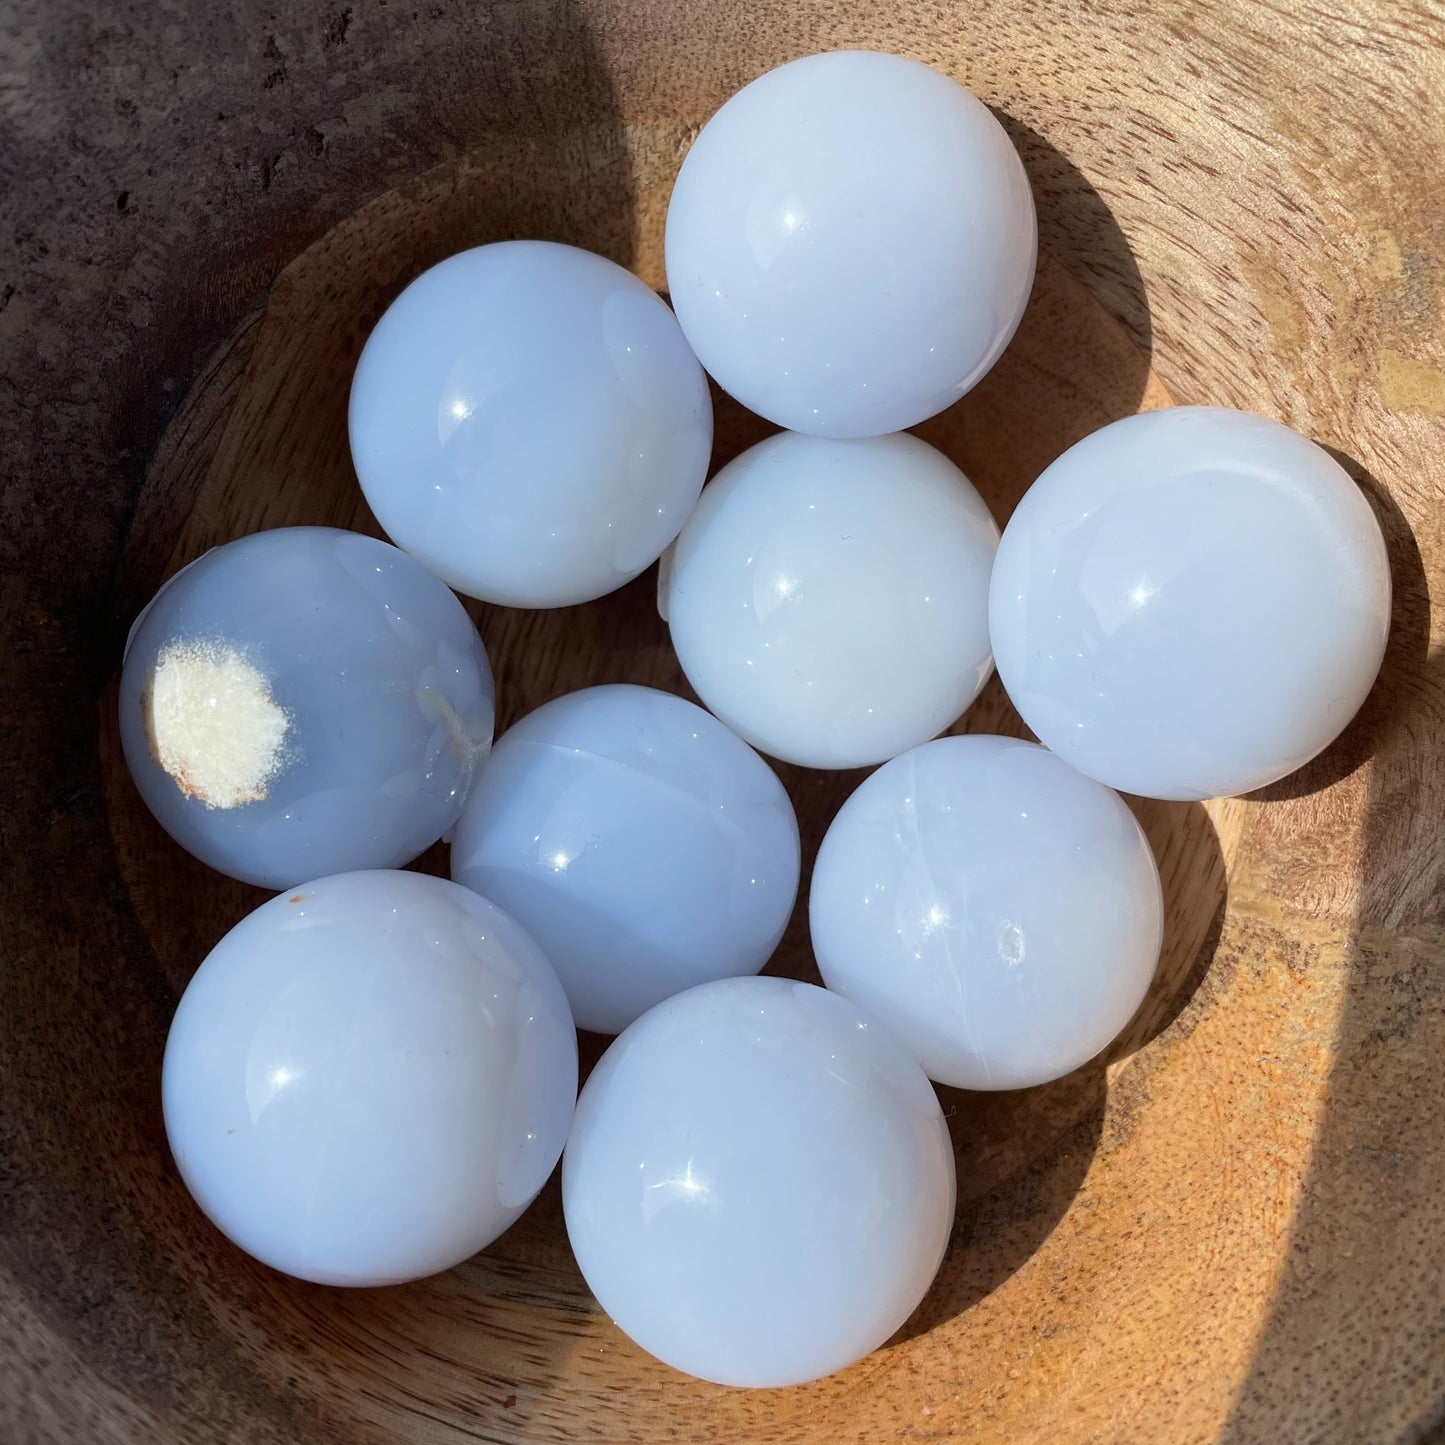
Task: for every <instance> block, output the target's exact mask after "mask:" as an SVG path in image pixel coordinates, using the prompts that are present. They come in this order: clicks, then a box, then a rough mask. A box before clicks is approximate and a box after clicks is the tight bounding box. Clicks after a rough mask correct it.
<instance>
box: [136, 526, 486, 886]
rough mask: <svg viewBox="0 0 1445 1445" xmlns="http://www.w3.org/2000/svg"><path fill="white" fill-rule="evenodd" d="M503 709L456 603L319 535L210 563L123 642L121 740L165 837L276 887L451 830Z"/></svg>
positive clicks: (293, 537)
mask: <svg viewBox="0 0 1445 1445" xmlns="http://www.w3.org/2000/svg"><path fill="white" fill-rule="evenodd" d="M495 704H496V693H495V690H494V687H493V683H492V671H491V667H490V665H489V663H488V661H487V654H486V649H485V648H484V647H483V646H482V641H481V638H480V637H478V635H477V630H476V628H475V627H474V626H473V625H472V622H471V619H470V618H469V617H468V616H467V614H466V612H465V610H464V609H463V607H462V605H461V603H460V601H458V599H457V598H456V597H455V596H454V595H453V594H452V593H451V592H450V591H448V590H447V588H446V587H445V586H444V585H443V584H442V583H441V582H439V581H438V580H437V579H436V578H435V577H433V576H431V575H430V574H429V573H428V572H426V571H425V570H424V569H423V567H422V566H421V564H420V563H418V562H416V561H414V560H413V559H412V558H411V557H409V556H407V555H406V553H404V552H401V551H399V550H398V549H397V548H395V547H392V546H390V545H388V544H387V543H385V542H379V541H377V540H376V539H374V538H372V537H363V536H360V535H358V534H356V533H352V532H343V531H338V530H335V529H333V528H330V527H287V528H282V529H279V530H276V531H271V532H260V533H257V534H256V535H255V536H251V537H243V538H241V539H240V540H239V541H236V542H230V543H228V544H227V545H225V546H223V547H217V548H215V549H214V550H213V551H210V552H208V553H206V554H205V556H203V557H201V558H199V559H198V560H197V561H195V562H194V563H192V564H191V565H190V566H189V567H187V568H185V570H184V571H182V572H179V573H177V574H176V576H175V577H173V578H172V579H171V580H170V581H169V582H168V583H167V584H166V585H165V586H164V587H163V588H162V589H161V590H160V592H159V593H157V595H156V597H155V598H154V599H153V601H152V602H151V603H150V605H149V606H148V607H147V609H146V610H145V611H144V612H143V613H142V614H141V616H140V618H139V619H138V620H137V622H136V624H135V626H134V627H133V628H132V630H131V637H130V641H129V642H128V644H127V648H126V658H125V667H124V672H123V674H122V678H121V695H120V724H121V741H122V744H123V746H124V750H125V758H126V762H127V764H128V765H129V767H130V771H131V775H132V777H134V779H135V781H136V785H137V787H138V788H139V789H140V792H141V796H142V797H143V798H144V799H145V802H146V805H147V806H148V807H149V808H150V810H151V812H152V813H154V814H155V816H156V818H157V820H158V821H159V822H160V824H161V826H162V827H164V828H165V829H166V831H167V832H168V833H169V834H170V835H171V836H172V837H173V838H174V839H175V840H176V841H177V842H178V843H179V844H180V845H181V846H182V847H183V848H185V849H186V850H187V851H188V852H191V853H193V854H195V856H196V857H197V858H200V859H201V860H202V861H203V862H205V863H208V864H210V865H211V867H213V868H217V869H219V870H220V871H221V872H223V873H229V874H230V875H231V876H232V877H235V878H241V879H244V880H246V881H247V882H250V883H258V884H261V885H263V886H265V887H269V888H288V887H291V886H292V885H294V884H296V883H299V882H301V881H303V880H305V879H308V878H316V877H321V876H324V875H326V874H330V873H341V872H346V871H349V870H353V869H361V868H393V867H397V866H399V865H400V864H403V863H406V862H408V861H410V860H411V859H412V858H415V857H416V856H417V854H419V853H421V852H422V851H423V850H424V849H426V848H427V847H429V846H430V845H431V844H432V843H434V842H436V840H437V839H438V838H440V837H441V836H442V834H443V833H445V832H446V831H447V830H448V829H449V828H450V827H451V826H452V825H453V824H454V823H455V822H456V820H457V817H458V815H459V814H460V812H461V807H462V802H463V799H464V798H465V796H466V792H467V789H468V787H469V785H470V783H471V779H472V775H473V773H474V771H475V769H476V767H477V765H478V764H479V762H480V761H481V760H482V759H483V758H485V756H486V754H487V750H488V749H489V747H490V746H491V741H492V730H493V724H494V719H495Z"/></svg>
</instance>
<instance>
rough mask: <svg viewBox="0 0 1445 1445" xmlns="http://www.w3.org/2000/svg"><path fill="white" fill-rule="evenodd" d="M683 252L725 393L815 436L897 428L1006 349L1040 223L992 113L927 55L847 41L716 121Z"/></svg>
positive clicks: (692, 177)
mask: <svg viewBox="0 0 1445 1445" xmlns="http://www.w3.org/2000/svg"><path fill="white" fill-rule="evenodd" d="M666 251H667V281H668V286H669V288H670V295H671V298H672V304H673V306H674V307H675V308H676V310H677V318H678V321H679V322H680V323H681V324H682V329H683V331H684V332H685V333H686V334H687V339H688V340H689V341H690V342H691V343H692V346H693V350H694V351H696V352H697V354H698V357H699V358H700V359H701V361H702V364H703V365H704V366H705V367H706V368H707V369H708V371H709V372H711V373H712V375H713V376H714V377H715V378H716V379H717V381H718V383H719V385H721V386H722V388H723V389H724V390H725V391H728V392H730V393H731V394H732V395H733V396H735V397H737V399H738V400H739V401H741V402H742V403H743V405H744V406H747V407H750V408H751V409H752V410H753V411H755V412H757V413H758V414H759V415H761V416H765V417H768V418H769V419H770V420H772V421H775V422H777V423H778V424H779V425H780V426H786V427H791V428H793V429H794V430H796V431H803V432H811V433H813V434H815V435H818V436H834V437H859V436H880V435H882V434H883V433H885V432H892V431H899V430H901V429H902V428H904V427H908V426H913V425H914V424H915V423H917V422H920V421H922V420H923V419H924V418H925V417H929V416H932V415H933V414H934V413H935V412H938V411H942V410H943V408H944V407H946V406H948V405H949V404H950V403H952V402H955V401H957V400H958V398H959V397H961V396H962V395H963V394H964V393H965V392H966V391H968V390H969V389H970V388H971V387H972V386H974V385H975V384H976V383H977V382H978V381H979V380H980V379H981V378H982V377H983V375H984V373H985V372H987V371H988V369H989V368H990V367H991V366H992V365H993V364H994V362H995V361H997V360H998V358H999V356H1000V355H1001V353H1002V352H1003V349H1004V347H1005V346H1006V345H1007V344H1008V342H1009V339H1010V338H1011V337H1012V336H1013V333H1014V331H1015V329H1016V328H1017V326H1018V323H1019V318H1020V317H1021V316H1022V315H1023V311H1024V306H1025V303H1026V302H1027V301H1028V297H1029V290H1030V287H1031V286H1032V284H1033V276H1034V261H1035V257H1036V254H1037V231H1036V227H1035V222H1034V206H1033V199H1032V197H1031V195H1030V193H1029V184H1028V177H1027V176H1026V175H1025V174H1024V169H1023V166H1022V164H1021V163H1020V161H1019V158H1018V153H1017V152H1016V151H1015V150H1014V148H1013V144H1012V142H1011V141H1010V140H1009V138H1008V136H1007V134H1006V133H1005V132H1004V130H1003V127H1002V126H1000V125H999V123H998V122H997V121H996V120H995V119H994V117H993V115H992V114H991V113H990V112H989V109H988V107H987V106H985V105H984V104H983V103H982V102H981V101H980V100H978V99H977V98H976V97H974V96H973V95H971V94H970V93H969V92H968V91H967V90H965V89H964V88H963V87H962V86H961V85H958V84H957V83H956V82H954V81H952V80H950V79H949V78H948V77H947V76H945V75H941V74H940V73H939V72H938V71H936V70H932V69H930V68H929V67H928V66H926V65H920V64H918V63H917V62H916V61H912V60H905V59H903V58H902V57H901V56H898V55H882V54H878V53H875V52H871V51H860V50H843V51H835V52H833V53H831V54H827V55H810V56H807V57H806V58H804V59H802V60H795V61H793V62H792V63H791V64H788V65H784V66H780V67H779V68H778V69H777V70H772V71H769V72H768V73H767V74H766V75H764V76H761V77H760V78H759V79H757V80H755V81H753V82H752V84H751V85H748V86H745V87H744V88H743V89H742V90H740V91H739V92H738V93H737V94H736V95H734V96H733V97H732V99H731V100H729V101H728V102H727V104H726V105H724V106H723V107H722V109H721V110H719V111H718V112H717V114H716V115H714V116H713V118H712V119H711V120H710V121H708V123H707V124H706V125H705V126H704V127H703V129H702V132H701V134H700V135H699V136H698V138H697V139H696V140H695V141H694V142H693V145H692V149H691V150H690V151H689V152H688V154H687V158H686V160H684V162H683V165H682V171H681V173H680V174H679V176H678V178H677V184H676V186H675V187H674V189H673V193H672V201H671V204H670V205H669V207H668V212H667V241H666Z"/></svg>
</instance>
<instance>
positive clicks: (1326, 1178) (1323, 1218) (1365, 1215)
mask: <svg viewBox="0 0 1445 1445" xmlns="http://www.w3.org/2000/svg"><path fill="white" fill-rule="evenodd" d="M1333 455H1334V456H1335V457H1336V459H1337V460H1338V461H1339V462H1340V463H1341V465H1343V466H1344V467H1345V468H1346V470H1347V471H1349V472H1350V474H1351V475H1352V476H1353V477H1354V478H1355V480H1356V481H1357V482H1358V483H1359V484H1360V486H1361V488H1362V489H1363V490H1364V492H1365V495H1366V496H1367V497H1368V498H1369V500H1370V502H1371V504H1372V506H1373V507H1374V509H1375V513H1376V516H1377V517H1378V518H1379V521H1380V525H1381V528H1382V529H1383V531H1384V535H1385V542H1386V547H1387V549H1388V552H1389V557H1390V568H1391V576H1392V583H1393V588H1394V597H1393V607H1392V618H1391V630H1390V637H1389V642H1388V645H1387V650H1386V654H1385V661H1384V665H1383V666H1382V668H1381V670H1380V676H1379V679H1378V681H1377V682H1376V684H1375V687H1374V690H1373V691H1372V692H1371V694H1370V696H1369V698H1368V699H1367V700H1366V702H1365V705H1364V707H1363V708H1362V709H1361V710H1360V713H1359V714H1358V715H1357V717H1356V718H1355V720H1354V722H1353V723H1351V725H1350V726H1349V727H1348V728H1347V729H1346V730H1345V732H1344V734H1342V736H1341V737H1340V739H1339V741H1338V742H1337V743H1336V744H1335V745H1334V746H1333V747H1331V748H1330V749H1328V750H1327V751H1326V752H1325V753H1324V754H1322V755H1321V756H1320V757H1319V758H1318V759H1316V761H1315V762H1314V763H1312V764H1310V765H1308V766H1307V767H1306V768H1304V769H1302V770H1301V771H1300V773H1298V774H1296V775H1294V776H1293V777H1291V778H1288V779H1285V780H1284V782H1282V783H1280V784H1276V785H1275V786H1274V787H1272V788H1268V789H1263V790H1261V791H1260V792H1259V793H1257V794H1255V795H1253V796H1254V797H1255V798H1256V799H1258V800H1262V801H1270V802H1275V803H1278V804H1280V805H1282V806H1284V807H1289V806H1291V805H1296V806H1309V807H1316V808H1325V807H1328V806H1329V802H1328V801H1327V800H1325V799H1323V798H1322V799H1321V800H1320V801H1319V802H1315V801H1314V798H1313V795H1315V794H1320V793H1322V792H1323V790H1325V789H1328V788H1329V787H1330V786H1331V785H1332V784H1334V783H1337V782H1339V781H1341V780H1342V779H1345V778H1347V777H1349V776H1350V775H1351V774H1352V773H1354V772H1355V770H1356V769H1357V768H1359V767H1360V765H1361V764H1362V763H1364V762H1365V761H1366V760H1369V761H1370V770H1369V773H1368V783H1367V787H1366V796H1365V803H1364V808H1363V825H1362V830H1361V833H1360V836H1359V840H1358V860H1359V861H1358V865H1357V869H1356V878H1355V885H1356V887H1355V902H1354V910H1355V911H1354V918H1353V923H1352V927H1351V931H1350V938H1349V943H1348V949H1347V952H1346V954H1345V957H1344V958H1343V960H1341V966H1342V967H1343V969H1344V971H1345V972H1344V980H1345V987H1344V998H1343V1005H1342V1008H1341V1010H1340V1014H1339V1017H1338V1020H1337V1022H1336V1024H1335V1029H1334V1037H1333V1039H1331V1040H1330V1041H1329V1043H1328V1047H1329V1048H1330V1052H1331V1064H1330V1072H1329V1079H1328V1084H1327V1093H1326V1103H1325V1107H1324V1111H1323V1114H1322V1116H1321V1118H1320V1121H1319V1123H1318V1125H1317V1127H1316V1131H1315V1135H1314V1139H1313V1142H1312V1145H1311V1152H1310V1162H1309V1171H1308V1174H1307V1176H1306V1178H1305V1179H1304V1181H1303V1184H1302V1187H1301V1189H1300V1193H1299V1199H1300V1203H1299V1206H1298V1210H1297V1213H1296V1216H1295V1218H1294V1220H1293V1221H1292V1225H1291V1237H1290V1241H1289V1247H1288V1253H1287V1256H1286V1258H1285V1260H1284V1263H1283V1268H1282V1269H1281V1272H1280V1276H1279V1283H1278V1285H1277V1287H1276V1289H1275V1293H1274V1297H1273V1299H1272V1301H1271V1302H1270V1306H1269V1314H1268V1317H1267V1319H1265V1320H1264V1322H1263V1323H1262V1326H1261V1328H1260V1331H1259V1334H1258V1337H1257V1339H1256V1342H1255V1346H1254V1352H1253V1357H1252V1359H1251V1361H1250V1364H1249V1369H1248V1373H1247V1375H1246V1377H1245V1379H1244V1380H1243V1382H1242V1384H1241V1386H1240V1388H1239V1391H1238V1393H1237V1395H1236V1397H1235V1401H1234V1406H1233V1409H1232V1412H1231V1414H1230V1417H1229V1419H1228V1420H1227V1421H1226V1422H1225V1424H1224V1426H1223V1428H1222V1429H1221V1431H1220V1435H1219V1441H1220V1445H1257V1442H1260V1441H1274V1440H1285V1439H1297V1440H1303V1439H1314V1440H1326V1439H1328V1440H1356V1439H1364V1438H1370V1439H1386V1438H1388V1439H1392V1440H1406V1439H1409V1440H1418V1441H1421V1442H1425V1441H1429V1442H1431V1445H1436V1442H1439V1441H1440V1440H1441V1439H1442V1438H1445V1415H1442V1408H1441V1401H1442V1400H1445V1373H1442V1372H1441V1370H1440V1369H1439V1368H1438V1365H1439V1362H1440V1360H1441V1355H1440V1352H1439V1350H1438V1348H1435V1347H1434V1345H1433V1343H1432V1342H1433V1341H1434V1340H1435V1335H1436V1334H1437V1333H1438V1319H1439V1308H1440V1296H1439V1270H1438V1267H1437V1265H1436V1264H1435V1262H1434V1261H1433V1260H1432V1257H1431V1249H1432V1241H1434V1240H1435V1239H1436V1238H1437V1237H1438V1232H1439V1223H1438V1221H1439V1217H1440V1216H1439V1180H1440V1178H1441V1173H1442V1170H1445V1131H1442V1128H1441V1124H1440V1114H1439V1110H1438V1108H1437V1107H1433V1106H1432V1101H1435V1100H1438V1099H1439V1097H1440V1088H1441V1066H1440V1060H1441V1059H1442V1058H1445V953H1442V951H1441V949H1440V947H1439V942H1438V937H1439V923H1440V919H1441V898H1442V896H1445V895H1442V881H1441V880H1442V863H1441V853H1440V837H1441V833H1440V828H1441V822H1440V820H1441V818H1442V816H1445V768H1442V764H1441V760H1442V758H1445V649H1437V650H1436V651H1435V652H1434V653H1433V654H1431V653H1430V651H1429V637H1430V595H1429V578H1428V574H1427V572H1426V569H1425V565H1424V562H1423V560H1422V557H1421V552H1420V548H1419V545H1418V544H1417V542H1416V540H1415V537H1414V535H1413V533H1412V531H1411V528H1410V525H1409V522H1408V519H1407V518H1406V517H1405V516H1404V514H1403V512H1402V511H1401V509H1400V507H1399V506H1398V504H1397V503H1396V502H1395V501H1394V499H1393V498H1392V497H1391V496H1390V494H1389V492H1388V490H1387V489H1386V488H1385V487H1384V486H1383V485H1382V484H1381V483H1380V482H1379V481H1377V480H1376V478H1375V477H1374V476H1372V475H1371V474H1370V473H1369V472H1368V471H1367V470H1365V468H1364V467H1362V466H1360V465H1359V464H1358V463H1356V462H1355V461H1353V460H1352V459H1351V458H1349V457H1347V456H1344V455H1342V454H1341V453H1338V452H1334V453H1333ZM1301 800H1304V801H1301ZM1346 806H1347V807H1349V806H1352V805H1351V804H1349V803H1347V804H1346ZM1322 1322H1324V1324H1325V1327H1322ZM1432 1357H1433V1359H1434V1361H1435V1363H1436V1366H1437V1368H1435V1369H1433V1370H1423V1371H1422V1368H1421V1363H1422V1361H1424V1360H1426V1359H1428V1358H1432ZM1311 1381H1312V1382H1315V1384H1316V1385H1317V1386H1318V1388H1311V1389H1307V1390H1302V1382H1304V1383H1306V1384H1307V1383H1309V1382H1311ZM1387 1422H1388V1423H1387Z"/></svg>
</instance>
